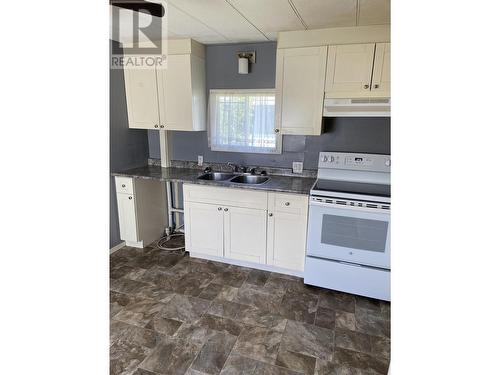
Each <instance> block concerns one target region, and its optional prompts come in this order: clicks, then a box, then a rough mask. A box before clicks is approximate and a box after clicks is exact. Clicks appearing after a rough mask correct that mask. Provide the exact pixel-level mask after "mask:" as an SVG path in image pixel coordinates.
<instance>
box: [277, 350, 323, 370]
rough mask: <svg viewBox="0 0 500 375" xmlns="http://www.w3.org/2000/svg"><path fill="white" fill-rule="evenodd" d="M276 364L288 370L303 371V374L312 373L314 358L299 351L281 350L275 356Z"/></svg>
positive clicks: (314, 363) (314, 364)
mask: <svg viewBox="0 0 500 375" xmlns="http://www.w3.org/2000/svg"><path fill="white" fill-rule="evenodd" d="M276 365H277V366H281V367H286V368H288V369H290V370H293V371H297V372H300V373H303V374H305V375H314V368H315V366H316V358H315V357H311V356H308V355H305V354H301V353H295V352H291V351H289V350H281V349H280V351H279V352H278V357H277V358H276Z"/></svg>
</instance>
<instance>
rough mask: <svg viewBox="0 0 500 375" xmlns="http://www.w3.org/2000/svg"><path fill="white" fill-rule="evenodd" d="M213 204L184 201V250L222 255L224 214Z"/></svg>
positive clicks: (219, 207) (220, 208)
mask: <svg viewBox="0 0 500 375" xmlns="http://www.w3.org/2000/svg"><path fill="white" fill-rule="evenodd" d="M222 212H223V211H222V207H221V206H218V205H215V204H205V203H194V202H184V225H185V239H186V250H187V251H191V252H194V253H201V254H206V255H212V256H218V257H222V256H223V255H224V253H223V246H224V230H223V229H224V216H223V214H222Z"/></svg>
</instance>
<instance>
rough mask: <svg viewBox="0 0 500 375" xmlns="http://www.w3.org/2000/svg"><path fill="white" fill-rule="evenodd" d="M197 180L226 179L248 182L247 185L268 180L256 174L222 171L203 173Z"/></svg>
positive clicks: (235, 181)
mask: <svg viewBox="0 0 500 375" xmlns="http://www.w3.org/2000/svg"><path fill="white" fill-rule="evenodd" d="M198 179H199V180H208V181H228V182H232V183H235V184H248V185H259V184H263V183H264V182H266V181H268V180H269V177H266V176H256V175H252V174H234V173H223V172H210V173H204V174H202V175H201V176H200V177H198Z"/></svg>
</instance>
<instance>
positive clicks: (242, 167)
mask: <svg viewBox="0 0 500 375" xmlns="http://www.w3.org/2000/svg"><path fill="white" fill-rule="evenodd" d="M240 170H241V171H242V172H243V173H247V172H248V167H245V166H244V165H242V166H240Z"/></svg>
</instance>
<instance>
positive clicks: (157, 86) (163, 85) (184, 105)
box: [124, 39, 206, 131]
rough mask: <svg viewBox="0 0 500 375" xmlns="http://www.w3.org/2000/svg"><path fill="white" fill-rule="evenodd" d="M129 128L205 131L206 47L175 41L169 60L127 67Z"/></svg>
mask: <svg viewBox="0 0 500 375" xmlns="http://www.w3.org/2000/svg"><path fill="white" fill-rule="evenodd" d="M124 79H125V92H126V97H127V112H128V118H129V127H130V128H138V129H157V130H183V131H199V130H206V90H205V48H204V46H202V45H201V44H199V43H197V42H195V41H193V40H190V39H185V40H172V41H169V44H168V56H167V60H166V62H163V64H161V65H158V66H151V67H124Z"/></svg>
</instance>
